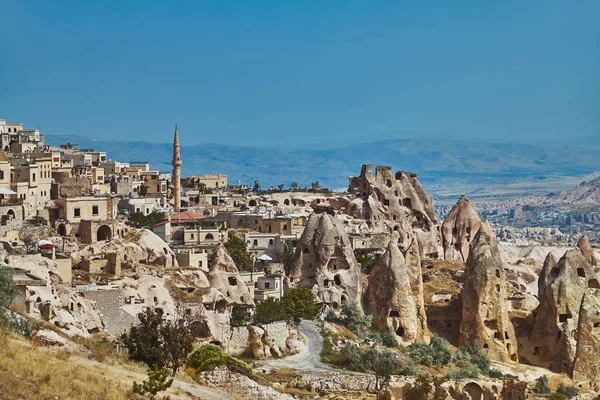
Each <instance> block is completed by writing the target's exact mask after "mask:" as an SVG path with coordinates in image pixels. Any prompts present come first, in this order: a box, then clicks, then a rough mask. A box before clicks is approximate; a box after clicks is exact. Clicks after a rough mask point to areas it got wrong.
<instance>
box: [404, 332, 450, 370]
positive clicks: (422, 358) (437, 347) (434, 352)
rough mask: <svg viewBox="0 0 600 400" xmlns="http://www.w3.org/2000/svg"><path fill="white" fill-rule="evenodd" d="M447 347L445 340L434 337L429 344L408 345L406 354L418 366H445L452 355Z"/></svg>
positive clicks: (415, 343) (416, 343)
mask: <svg viewBox="0 0 600 400" xmlns="http://www.w3.org/2000/svg"><path fill="white" fill-rule="evenodd" d="M448 345H449V344H448V341H447V340H446V339H444V338H441V337H439V336H436V335H434V336H433V337H432V338H431V340H430V342H429V344H425V343H421V342H414V343H412V344H411V345H409V346H408V354H409V355H410V358H411V359H412V360H413V361H414V362H416V363H418V364H423V365H427V366H431V365H446V364H448V363H449V362H450V360H451V359H452V353H451V352H450V350H449V349H448Z"/></svg>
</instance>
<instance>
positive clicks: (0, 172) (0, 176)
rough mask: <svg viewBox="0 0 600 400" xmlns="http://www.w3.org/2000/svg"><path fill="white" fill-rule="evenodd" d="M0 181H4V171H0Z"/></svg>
mask: <svg viewBox="0 0 600 400" xmlns="http://www.w3.org/2000/svg"><path fill="white" fill-rule="evenodd" d="M0 179H4V171H0Z"/></svg>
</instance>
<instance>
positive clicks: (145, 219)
mask: <svg viewBox="0 0 600 400" xmlns="http://www.w3.org/2000/svg"><path fill="white" fill-rule="evenodd" d="M164 218H165V214H164V213H161V212H159V211H152V212H151V213H150V214H148V215H146V214H144V213H142V212H134V213H131V214H130V215H129V218H128V219H127V225H129V226H131V227H133V228H138V229H141V228H151V227H153V226H154V225H156V224H158V223H159V222H161V221H162V220H163V219H164Z"/></svg>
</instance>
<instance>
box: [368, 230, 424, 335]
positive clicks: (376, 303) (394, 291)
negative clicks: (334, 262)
mask: <svg viewBox="0 0 600 400" xmlns="http://www.w3.org/2000/svg"><path fill="white" fill-rule="evenodd" d="M397 236H398V234H397V233H394V234H393V236H392V240H391V241H390V242H389V244H388V247H387V249H386V252H385V253H384V255H383V256H382V257H381V260H380V262H379V263H378V264H377V265H376V266H375V267H373V270H372V271H371V274H370V275H369V287H368V289H367V311H368V313H369V314H372V315H373V326H374V327H375V328H377V329H379V330H382V331H390V332H393V333H395V334H396V339H397V340H398V342H399V343H402V344H410V343H413V342H414V341H428V340H429V336H430V333H429V330H428V329H427V316H426V315H425V307H424V301H423V281H422V277H421V270H420V264H421V263H420V260H419V256H418V254H416V253H418V252H417V251H414V252H411V251H410V249H409V251H407V252H406V254H402V251H401V250H400V249H399V248H398V245H397V244H396V243H397ZM417 265H418V266H419V267H418V268H417Z"/></svg>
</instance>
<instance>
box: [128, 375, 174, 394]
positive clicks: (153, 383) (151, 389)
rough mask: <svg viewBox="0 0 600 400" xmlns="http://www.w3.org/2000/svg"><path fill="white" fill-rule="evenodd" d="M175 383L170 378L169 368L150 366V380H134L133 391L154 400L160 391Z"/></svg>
mask: <svg viewBox="0 0 600 400" xmlns="http://www.w3.org/2000/svg"><path fill="white" fill-rule="evenodd" d="M172 384H173V379H169V370H168V369H166V368H157V367H154V368H148V380H146V381H143V382H142V383H137V382H133V393H137V394H140V395H142V396H146V397H148V398H149V399H150V400H153V399H154V397H155V396H156V394H157V393H158V392H162V391H164V390H167V389H168V388H170V387H171V385H172Z"/></svg>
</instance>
